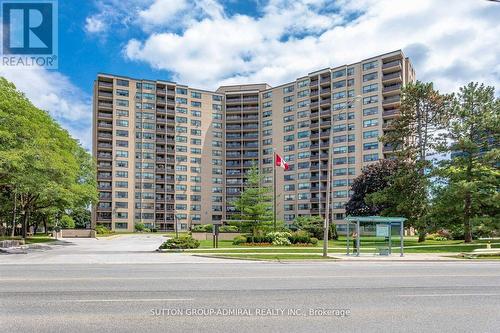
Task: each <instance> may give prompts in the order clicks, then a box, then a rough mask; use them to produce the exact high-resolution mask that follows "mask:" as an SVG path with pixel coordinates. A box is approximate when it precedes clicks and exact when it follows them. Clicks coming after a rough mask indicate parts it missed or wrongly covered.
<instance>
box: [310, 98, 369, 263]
mask: <svg viewBox="0 0 500 333" xmlns="http://www.w3.org/2000/svg"><path fill="white" fill-rule="evenodd" d="M361 97H362V96H361V95H357V96H356V97H354V99H353V100H352V101H351V102H349V101H348V102H347V106H349V105H350V103H352V104H354V103H355V102H356V101H358V100H360V99H361ZM347 109H349V107H347ZM332 142H333V112H331V115H330V133H329V138H328V168H327V182H326V207H325V220H324V223H323V257H328V231H329V229H330V216H333V207H331V208H330V197H331V195H332V194H333V193H331V192H332V180H333V179H332V178H333V173H332V170H331V169H332V147H331V145H332ZM320 197H321V196H320ZM320 209H321V203H320Z"/></svg>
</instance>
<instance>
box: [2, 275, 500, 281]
mask: <svg viewBox="0 0 500 333" xmlns="http://www.w3.org/2000/svg"><path fill="white" fill-rule="evenodd" d="M427 277H500V274H460V275H458V274H418V275H408V274H400V275H387V274H380V275H366V274H362V275H323V276H321V275H300V276H168V277H167V276H164V277H148V276H144V277H88V278H82V277H77V278H49V279H44V278H0V281H5V282H16V281H18V282H21V281H22V282H29V281H33V282H42V281H88V280H91V281H115V280H227V279H232V280H235V279H239V280H246V279H248V280H252V279H255V280H262V279H279V280H294V279H337V278H340V279H365V278H384V279H385V278H427Z"/></svg>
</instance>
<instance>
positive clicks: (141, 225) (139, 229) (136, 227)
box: [134, 223, 149, 232]
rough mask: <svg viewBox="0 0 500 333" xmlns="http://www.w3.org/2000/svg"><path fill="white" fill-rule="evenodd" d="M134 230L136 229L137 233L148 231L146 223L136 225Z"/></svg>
mask: <svg viewBox="0 0 500 333" xmlns="http://www.w3.org/2000/svg"><path fill="white" fill-rule="evenodd" d="M134 228H135V231H138V232H143V231H146V229H147V228H146V226H145V225H144V223H136V224H135V226H134ZM148 230H149V229H148Z"/></svg>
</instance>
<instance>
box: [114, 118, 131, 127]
mask: <svg viewBox="0 0 500 333" xmlns="http://www.w3.org/2000/svg"><path fill="white" fill-rule="evenodd" d="M116 125H117V126H123V127H128V120H120V119H118V120H116Z"/></svg>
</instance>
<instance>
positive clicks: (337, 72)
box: [332, 69, 346, 79]
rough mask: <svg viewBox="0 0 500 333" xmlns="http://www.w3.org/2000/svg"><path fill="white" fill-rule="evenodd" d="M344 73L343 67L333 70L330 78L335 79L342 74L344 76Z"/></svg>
mask: <svg viewBox="0 0 500 333" xmlns="http://www.w3.org/2000/svg"><path fill="white" fill-rule="evenodd" d="M345 75H346V70H345V69H341V70H338V71H335V72H333V73H332V78H334V79H336V78H339V77H342V76H345Z"/></svg>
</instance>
